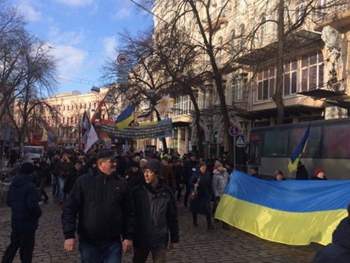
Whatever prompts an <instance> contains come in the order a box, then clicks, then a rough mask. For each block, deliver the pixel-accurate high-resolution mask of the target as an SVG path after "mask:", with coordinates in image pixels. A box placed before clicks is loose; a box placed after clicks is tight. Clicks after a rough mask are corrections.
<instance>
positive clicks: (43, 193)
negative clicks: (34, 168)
mask: <svg viewBox="0 0 350 263" xmlns="http://www.w3.org/2000/svg"><path fill="white" fill-rule="evenodd" d="M46 181H47V177H42V178H41V180H40V186H39V193H38V201H39V202H40V201H41V196H44V198H45V201H47V200H49V197H48V196H47V194H46V191H45V185H46Z"/></svg>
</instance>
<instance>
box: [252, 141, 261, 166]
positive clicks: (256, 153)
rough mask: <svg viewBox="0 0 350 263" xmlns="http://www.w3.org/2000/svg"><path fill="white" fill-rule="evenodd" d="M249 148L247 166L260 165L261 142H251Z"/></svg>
mask: <svg viewBox="0 0 350 263" xmlns="http://www.w3.org/2000/svg"><path fill="white" fill-rule="evenodd" d="M251 139H252V138H251ZM249 148H250V149H249V164H252V165H260V158H261V140H251V141H250V145H249Z"/></svg>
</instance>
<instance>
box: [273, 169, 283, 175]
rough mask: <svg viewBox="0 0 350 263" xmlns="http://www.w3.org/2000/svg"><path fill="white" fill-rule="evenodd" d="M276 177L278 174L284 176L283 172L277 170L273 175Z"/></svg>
mask: <svg viewBox="0 0 350 263" xmlns="http://www.w3.org/2000/svg"><path fill="white" fill-rule="evenodd" d="M273 174H274V175H275V176H277V175H278V174H280V175H282V176H283V173H282V171H281V170H276V171H275V172H274V173H273Z"/></svg>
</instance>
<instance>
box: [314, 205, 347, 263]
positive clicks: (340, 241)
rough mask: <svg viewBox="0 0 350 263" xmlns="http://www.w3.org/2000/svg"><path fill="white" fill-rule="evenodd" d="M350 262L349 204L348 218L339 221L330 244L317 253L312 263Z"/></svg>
mask: <svg viewBox="0 0 350 263" xmlns="http://www.w3.org/2000/svg"><path fill="white" fill-rule="evenodd" d="M348 262H350V204H349V205H348V216H347V217H345V218H344V219H343V220H341V221H340V223H339V225H338V226H337V228H336V229H335V230H334V232H333V235H332V243H330V244H328V245H327V246H325V247H324V248H322V249H321V250H320V251H318V252H317V254H316V255H315V258H314V260H313V263H348Z"/></svg>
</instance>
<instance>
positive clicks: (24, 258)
mask: <svg viewBox="0 0 350 263" xmlns="http://www.w3.org/2000/svg"><path fill="white" fill-rule="evenodd" d="M34 170H35V168H34V166H33V164H31V163H24V164H22V166H21V170H20V173H19V174H18V175H16V176H15V178H14V179H13V181H12V183H11V185H10V189H9V192H8V196H7V205H8V206H9V207H11V211H12V217H11V227H12V232H11V243H10V245H9V246H8V247H7V249H6V251H5V254H4V256H3V258H2V261H1V262H2V263H10V262H12V261H13V259H14V257H15V255H16V253H17V250H18V248H19V254H20V258H21V262H26V263H30V262H32V256H33V251H34V244H35V231H36V230H37V229H38V219H39V217H40V216H41V213H42V212H41V209H40V206H39V203H38V194H37V190H36V186H35V184H34V183H33V180H32V178H31V177H30V176H29V175H30V174H31V173H33V172H34Z"/></svg>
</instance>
